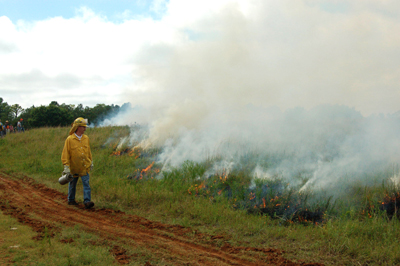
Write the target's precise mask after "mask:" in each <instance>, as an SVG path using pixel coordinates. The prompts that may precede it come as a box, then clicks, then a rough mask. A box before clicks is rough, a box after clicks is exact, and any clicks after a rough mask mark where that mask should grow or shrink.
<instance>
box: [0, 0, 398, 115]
mask: <svg viewBox="0 0 400 266" xmlns="http://www.w3.org/2000/svg"><path fill="white" fill-rule="evenodd" d="M397 10H400V3H398V1H395V0H336V1H324V0H322V1H316V0H299V1H289V0H279V1H278V0H271V1H262V0H212V1H211V0H204V1H195V0H170V1H166V0H154V1H145V0H137V1H128V0H126V1H121V0H119V1H118V0H117V1H106V0H96V1H95V0H84V1H77V0H73V1H56V0H54V1H46V0H42V1H36V0H29V1H28V0H0V62H1V63H0V97H2V98H3V100H4V101H6V102H8V103H9V104H15V103H18V104H20V105H21V106H22V107H24V108H27V107H30V106H32V105H35V106H38V105H48V104H49V103H50V102H51V101H57V102H58V103H60V104H61V103H66V104H75V105H76V104H79V103H82V104H83V105H84V106H94V105H96V104H98V103H105V104H118V105H122V104H123V103H126V102H131V103H132V104H133V105H134V106H135V105H144V106H148V107H149V106H157V107H158V108H168V109H171V108H172V109H173V107H172V106H174V105H182V106H187V108H199V109H202V110H203V109H204V108H206V107H205V106H207V108H209V107H210V106H213V105H218V104H219V103H220V102H221V101H223V102H224V105H229V106H247V105H254V106H258V107H271V106H274V107H278V108H280V109H281V110H286V109H290V108H295V107H303V108H306V109H309V108H313V107H315V106H318V105H321V104H322V105H323V104H331V105H345V106H348V107H350V108H354V109H355V110H357V111H359V112H361V113H362V114H363V115H371V114H375V113H384V114H388V113H389V114H390V113H395V112H397V111H398V110H399V99H400V98H399V94H400V88H399V84H400V66H399V63H398V62H400V60H399V59H400V49H399V48H400V35H399V34H398V33H399V32H400V17H399V16H398V14H397ZM154 112H156V110H155V111H154Z"/></svg>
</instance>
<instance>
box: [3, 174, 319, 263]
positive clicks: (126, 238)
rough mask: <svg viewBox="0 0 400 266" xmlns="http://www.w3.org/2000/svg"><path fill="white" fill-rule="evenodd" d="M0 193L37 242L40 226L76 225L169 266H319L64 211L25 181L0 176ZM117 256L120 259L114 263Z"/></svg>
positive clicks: (106, 212)
mask: <svg viewBox="0 0 400 266" xmlns="http://www.w3.org/2000/svg"><path fill="white" fill-rule="evenodd" d="M0 192H1V193H0V209H1V210H2V211H3V212H4V213H5V214H8V215H12V216H14V217H16V218H17V219H18V221H19V222H24V223H25V224H28V225H30V226H31V227H32V228H33V229H34V230H35V231H36V232H38V237H37V238H38V239H40V238H42V237H43V233H44V228H45V227H47V228H48V230H50V235H54V234H55V233H57V231H59V230H60V229H61V228H62V227H65V226H75V225H80V226H81V227H82V229H83V230H85V231H88V232H91V233H94V234H96V235H98V236H100V237H101V238H103V239H107V240H112V241H115V242H117V243H118V242H119V243H123V244H124V245H130V246H132V248H134V247H140V248H141V249H147V250H148V251H150V252H152V254H154V256H155V257H159V258H160V259H161V258H163V259H164V260H166V261H168V262H171V264H172V265H210V266H211V265H310V266H311V265H322V264H318V263H315V264H306V263H296V262H292V261H289V260H287V259H285V258H284V257H283V256H282V254H283V251H281V250H277V249H272V248H269V249H263V248H250V247H233V246H231V245H229V244H228V243H225V244H224V245H223V246H222V247H219V246H217V242H218V241H221V239H222V240H223V237H221V236H210V235H204V234H198V233H197V234H196V232H194V231H192V230H191V229H190V228H185V227H182V226H179V225H166V224H162V223H160V222H154V221H150V220H147V219H145V218H143V217H139V216H135V215H128V214H126V213H124V212H121V211H114V210H110V209H91V210H85V209H84V208H83V205H82V204H81V205H80V206H79V207H78V208H77V207H73V206H68V205H67V204H66V195H65V194H63V193H61V192H59V191H57V190H54V189H51V188H48V187H46V186H44V185H42V184H37V183H36V182H35V181H34V180H33V179H31V178H29V177H24V178H17V177H13V176H9V175H6V174H4V173H0ZM36 217H39V218H40V219H37V218H36ZM113 250H114V251H113ZM111 252H112V253H113V254H114V255H115V256H116V259H117V260H118V261H119V262H120V263H127V262H128V259H129V256H127V255H126V254H125V253H126V252H125V250H123V249H120V248H119V247H118V246H114V247H113V249H112V250H111ZM118 254H120V255H121V256H123V258H124V259H121V258H120V259H118Z"/></svg>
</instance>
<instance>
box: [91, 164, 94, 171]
mask: <svg viewBox="0 0 400 266" xmlns="http://www.w3.org/2000/svg"><path fill="white" fill-rule="evenodd" d="M93 167H94V165H93V162H92V164H91V165H90V171H93Z"/></svg>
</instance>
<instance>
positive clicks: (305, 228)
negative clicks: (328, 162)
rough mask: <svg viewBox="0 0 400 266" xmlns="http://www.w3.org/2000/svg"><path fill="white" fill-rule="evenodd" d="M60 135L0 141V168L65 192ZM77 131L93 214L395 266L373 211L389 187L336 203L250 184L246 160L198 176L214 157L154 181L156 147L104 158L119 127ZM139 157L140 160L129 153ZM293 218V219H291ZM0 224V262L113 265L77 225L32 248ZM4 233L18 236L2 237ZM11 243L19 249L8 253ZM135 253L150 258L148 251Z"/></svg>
mask: <svg viewBox="0 0 400 266" xmlns="http://www.w3.org/2000/svg"><path fill="white" fill-rule="evenodd" d="M68 132H69V128H41V129H35V130H30V131H27V132H25V133H24V134H11V135H8V136H7V137H5V138H2V139H0V149H1V150H2V153H1V155H0V156H1V160H0V171H2V172H5V173H18V174H26V175H29V176H30V177H32V178H34V179H35V180H36V181H38V182H40V183H43V184H45V185H47V186H49V187H51V188H54V189H57V190H59V191H62V192H65V193H66V192H67V189H68V188H67V186H61V185H59V184H58V178H59V177H60V175H61V172H62V169H63V167H62V163H61V151H62V148H63V145H64V141H65V139H66V137H67V134H68ZM86 134H87V135H88V136H89V137H90V143H91V148H92V154H93V158H94V166H95V167H94V171H93V173H91V187H92V199H93V201H94V202H95V203H96V206H97V207H105V208H113V209H119V210H122V211H125V212H127V213H130V214H136V215H140V216H143V217H146V218H148V219H152V220H157V221H161V222H163V223H171V224H180V225H183V226H190V227H193V228H194V229H195V230H196V231H199V232H205V233H210V234H222V235H225V236H227V238H228V239H230V240H229V241H230V242H231V244H234V245H246V246H254V247H266V248H267V247H274V248H280V249H283V250H285V251H286V256H287V257H288V258H289V259H296V260H299V259H300V260H304V261H314V262H322V263H325V264H326V265H354V264H362V265H394V264H400V245H399V239H400V231H399V230H398V228H399V221H398V219H397V218H396V215H394V216H393V218H392V219H390V218H389V217H388V215H387V214H386V212H385V209H383V208H382V205H383V204H382V201H383V200H384V199H385V196H386V197H387V195H389V196H390V195H396V193H397V189H396V188H395V187H393V186H390V185H388V184H387V183H380V184H375V185H372V186H371V185H369V186H366V185H365V184H362V183H358V184H354V185H353V186H351V187H346V188H340V189H342V190H346V196H344V197H342V198H340V199H331V198H325V197H324V196H323V195H314V194H312V193H308V192H305V193H304V194H303V195H300V194H299V193H296V192H295V190H293V187H289V186H287V185H286V184H285V182H284V181H283V180H281V179H279V177H277V178H275V179H274V180H261V179H260V180H252V178H251V177H250V174H249V171H250V170H249V169H252V168H253V167H254V163H252V159H251V156H252V155H251V154H250V155H246V156H245V157H244V159H243V160H244V161H243V162H242V164H241V165H242V168H240V169H239V168H238V169H234V170H233V171H232V172H231V173H229V175H228V174H226V173H219V174H214V175H210V176H207V177H204V175H205V173H206V172H207V169H208V168H209V167H210V166H211V164H212V162H213V160H218V158H214V159H210V160H208V161H206V162H203V163H195V162H191V161H187V162H185V163H184V164H183V165H182V166H181V167H177V168H172V169H170V170H168V171H164V172H163V173H162V176H163V178H156V177H157V172H156V170H155V169H159V168H161V165H158V164H157V162H155V163H154V165H153V166H152V169H150V170H149V172H147V173H143V172H142V169H144V168H146V167H147V166H150V165H151V164H152V163H153V161H154V160H153V159H154V158H153V157H152V156H149V155H155V154H157V152H159V151H158V150H152V151H134V152H135V153H134V152H133V151H132V153H131V154H128V153H126V154H123V155H119V156H117V155H113V153H114V152H115V151H116V147H117V145H118V143H119V141H120V140H121V139H122V138H124V137H126V136H128V135H129V128H128V127H104V128H88V129H87V131H86ZM123 148H127V147H123ZM145 152H147V153H148V154H147V155H146V156H139V154H140V153H141V154H142V155H143V154H144V153H145ZM129 155H133V156H129ZM272 161H273V160H270V161H269V162H268V164H271V163H273V162H272ZM246 162H247V164H246ZM383 174H385V173H383ZM300 178H302V177H300ZM379 179H381V178H379ZM81 191H82V186H81V183H80V182H78V187H77V200H78V201H82V192H81ZM287 206H289V207H287ZM301 211H303V216H299V213H300V212H301ZM386 211H387V210H386ZM311 214H313V215H317V214H318V215H320V217H319V218H318V221H317V220H316V219H314V220H313V219H311V218H310V217H311V216H306V215H311ZM296 215H297V216H296ZM306 218H307V219H308V220H307V219H306ZM306 220H307V221H306ZM0 226H1V229H2V230H1V232H4V233H2V234H4V236H2V237H1V239H3V242H0V244H1V251H0V256H1V259H6V260H8V261H12V262H13V263H14V265H29V262H30V261H36V262H37V263H38V264H35V265H49V264H40V263H47V262H52V265H85V264H93V265H96V262H99V261H101V262H102V263H103V262H110V264H112V263H113V258H112V256H111V255H110V253H109V252H108V250H107V247H106V246H102V245H97V246H95V247H92V246H91V247H90V248H88V243H90V242H92V240H95V238H96V236H94V235H90V234H87V233H85V234H83V235H81V237H78V234H77V231H78V230H79V228H70V229H67V228H66V229H64V230H63V231H62V232H61V233H60V234H58V235H57V236H56V238H53V239H50V240H49V241H48V242H46V241H42V242H37V241H33V240H29V239H30V237H26V238H22V235H27V236H30V235H32V234H34V233H32V232H29V228H25V227H24V226H23V225H20V224H17V223H16V222H15V221H13V219H12V218H10V217H7V216H4V215H1V223H0ZM11 226H15V227H18V228H20V229H18V230H15V231H10V230H9V228H10V227H11ZM19 234H21V235H19ZM62 238H72V239H73V240H74V242H73V244H67V247H65V245H66V244H61V243H60V242H59V241H57V239H58V240H60V239H62ZM13 245H19V248H18V249H10V248H8V247H9V246H13ZM131 252H132V253H135V252H138V253H141V252H142V251H140V250H135V251H131ZM144 256H145V257H146V258H147V257H149V258H151V254H144ZM102 265H105V264H102ZM138 265H139V264H138Z"/></svg>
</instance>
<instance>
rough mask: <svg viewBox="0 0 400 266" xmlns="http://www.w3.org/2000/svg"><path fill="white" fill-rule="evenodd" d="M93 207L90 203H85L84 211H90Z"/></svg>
mask: <svg viewBox="0 0 400 266" xmlns="http://www.w3.org/2000/svg"><path fill="white" fill-rule="evenodd" d="M93 206H94V203H93V202H91V201H88V202H85V209H90V208H92V207H93Z"/></svg>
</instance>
